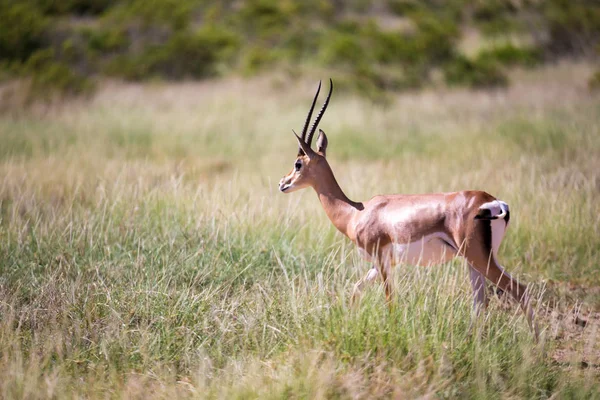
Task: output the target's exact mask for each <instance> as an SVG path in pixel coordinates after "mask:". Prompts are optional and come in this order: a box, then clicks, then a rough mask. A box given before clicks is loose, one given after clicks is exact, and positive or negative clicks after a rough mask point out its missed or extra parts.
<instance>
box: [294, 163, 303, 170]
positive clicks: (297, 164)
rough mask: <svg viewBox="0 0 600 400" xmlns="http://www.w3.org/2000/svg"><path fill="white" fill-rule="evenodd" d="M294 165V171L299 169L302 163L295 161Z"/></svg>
mask: <svg viewBox="0 0 600 400" xmlns="http://www.w3.org/2000/svg"><path fill="white" fill-rule="evenodd" d="M294 167H295V168H296V171H300V168H302V163H301V162H300V161H296V164H294Z"/></svg>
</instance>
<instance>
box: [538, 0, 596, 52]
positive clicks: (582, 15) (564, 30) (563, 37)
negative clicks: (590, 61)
mask: <svg viewBox="0 0 600 400" xmlns="http://www.w3.org/2000/svg"><path fill="white" fill-rule="evenodd" d="M543 12H544V17H545V18H546V21H547V23H548V33H549V38H548V39H549V40H548V42H547V43H546V48H547V50H548V51H549V52H551V53H552V54H554V55H561V54H586V53H588V52H589V51H590V49H592V48H594V47H595V46H596V45H597V44H598V43H599V41H600V3H598V2H597V1H587V0H548V1H546V2H545V3H544V8H543Z"/></svg>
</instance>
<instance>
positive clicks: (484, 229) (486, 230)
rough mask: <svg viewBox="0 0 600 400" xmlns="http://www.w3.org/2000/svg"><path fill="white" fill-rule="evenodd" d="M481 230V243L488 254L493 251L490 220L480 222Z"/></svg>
mask: <svg viewBox="0 0 600 400" xmlns="http://www.w3.org/2000/svg"><path fill="white" fill-rule="evenodd" d="M478 225H479V229H481V241H482V242H483V243H482V244H483V246H484V248H485V250H486V252H487V253H488V255H489V253H490V252H491V251H492V222H491V221H490V220H488V219H484V220H481V221H479V222H478Z"/></svg>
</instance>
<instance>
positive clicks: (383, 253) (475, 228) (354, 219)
mask: <svg viewBox="0 0 600 400" xmlns="http://www.w3.org/2000/svg"><path fill="white" fill-rule="evenodd" d="M329 83H330V88H329V93H328V95H327V98H326V100H325V102H324V103H323V106H322V107H321V110H320V111H319V113H318V115H317V117H316V119H315V121H314V123H313V124H312V126H311V127H310V130H308V125H309V123H310V120H311V117H312V113H313V110H314V108H315V103H316V101H317V98H318V96H319V92H320V90H321V83H320V82H319V87H318V89H317V93H316V94H315V97H314V99H313V102H312V105H311V107H310V110H309V112H308V116H307V117H306V122H305V123H304V128H303V129H302V134H301V135H300V136H298V135H297V134H296V132H295V131H294V130H292V132H293V133H294V135H295V136H296V139H297V140H298V156H297V157H296V159H295V161H294V166H293V168H292V170H291V172H290V173H289V174H287V175H286V176H284V177H283V178H282V179H281V181H280V182H279V190H280V191H282V192H284V193H291V192H294V191H296V190H299V189H302V188H305V187H309V186H310V187H312V188H313V189H314V190H315V192H316V193H317V196H318V197H319V200H320V202H321V205H322V206H323V209H324V210H325V213H326V214H327V216H328V217H329V219H330V220H331V222H332V223H333V225H334V226H335V227H336V228H337V229H338V230H339V231H340V232H342V233H343V234H344V235H346V236H347V237H348V238H349V239H350V240H351V241H352V242H353V243H355V244H356V246H357V247H358V249H359V252H360V253H361V255H362V256H363V257H364V258H366V259H367V260H368V261H369V262H371V263H372V268H371V269H370V270H369V271H368V273H367V274H366V275H365V276H364V277H363V278H362V279H360V280H359V281H358V282H357V283H356V285H355V286H354V291H353V294H352V302H353V303H354V302H356V300H357V299H358V297H359V296H360V294H361V292H362V291H363V289H364V287H365V286H366V285H367V284H369V283H372V282H374V281H375V280H376V279H377V278H378V277H381V279H382V280H383V285H384V288H385V296H386V300H387V302H388V304H390V302H391V300H392V294H393V287H392V281H393V279H392V268H393V266H394V265H396V264H399V263H408V264H412V265H431V264H439V263H443V262H446V261H448V260H450V259H452V258H454V257H456V256H460V257H463V258H464V259H466V261H467V263H468V265H469V272H470V280H471V287H472V289H473V308H474V311H475V314H478V313H479V310H480V309H482V308H484V307H486V305H487V295H486V289H485V278H487V279H489V280H490V281H491V282H492V283H494V284H495V285H497V286H498V287H499V288H500V289H501V290H502V291H504V292H507V293H509V294H510V295H511V296H512V297H514V298H515V299H516V300H517V301H518V302H519V304H520V306H521V308H522V309H523V311H524V312H525V315H526V316H527V320H528V323H529V325H530V327H531V328H532V329H533V331H534V334H535V336H536V338H537V336H538V331H537V327H536V325H535V323H534V313H533V310H532V307H531V304H530V296H529V295H528V292H527V288H526V286H525V285H523V284H521V283H520V282H518V281H517V280H515V279H514V278H513V277H511V276H510V275H509V274H508V273H507V272H506V271H505V270H504V268H503V267H502V266H501V265H500V264H499V263H498V261H497V253H498V248H499V247H500V242H501V241H502V238H503V236H504V233H505V231H506V227H507V225H508V221H509V218H510V211H509V208H508V204H506V203H505V202H503V201H501V200H498V199H496V198H495V197H493V196H491V195H489V194H488V193H486V192H482V191H477V190H467V191H460V192H450V193H432V194H408V195H404V194H393V195H380V196H375V197H373V198H372V199H370V200H369V201H366V202H355V201H352V200H350V199H349V198H348V197H347V196H346V195H345V194H344V192H343V191H342V189H341V188H340V186H339V185H338V183H337V181H336V179H335V176H334V175H333V171H332V170H331V167H330V166H329V163H328V162H327V158H326V154H327V144H328V140H327V136H326V135H325V132H323V131H322V130H319V136H318V137H317V142H316V151H315V150H313V149H312V148H311V143H312V139H313V135H314V133H315V130H316V129H317V127H318V125H319V122H320V121H321V118H322V117H323V114H324V112H325V110H326V109H327V105H328V104H329V100H330V99H331V94H332V92H333V82H332V81H331V80H330V82H329Z"/></svg>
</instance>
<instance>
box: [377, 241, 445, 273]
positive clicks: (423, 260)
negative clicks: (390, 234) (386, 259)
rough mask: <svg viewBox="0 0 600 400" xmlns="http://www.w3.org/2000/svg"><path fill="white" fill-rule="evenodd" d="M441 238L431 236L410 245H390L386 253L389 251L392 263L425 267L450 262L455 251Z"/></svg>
mask: <svg viewBox="0 0 600 400" xmlns="http://www.w3.org/2000/svg"><path fill="white" fill-rule="evenodd" d="M443 236H445V235H443V234H433V235H428V236H424V237H423V238H421V239H420V240H417V241H414V242H410V243H393V244H390V245H389V246H388V247H389V250H388V251H391V254H390V256H391V259H392V263H393V264H410V265H422V266H427V265H433V264H440V263H443V262H446V261H450V260H451V259H452V258H454V257H455V256H456V251H455V250H454V248H452V247H450V246H449V245H448V244H447V243H451V242H450V241H448V240H446V241H444V240H442V238H443ZM385 250H387V249H385Z"/></svg>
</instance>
